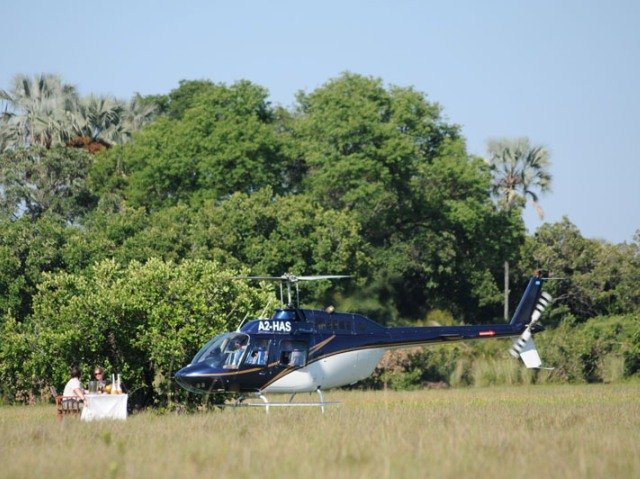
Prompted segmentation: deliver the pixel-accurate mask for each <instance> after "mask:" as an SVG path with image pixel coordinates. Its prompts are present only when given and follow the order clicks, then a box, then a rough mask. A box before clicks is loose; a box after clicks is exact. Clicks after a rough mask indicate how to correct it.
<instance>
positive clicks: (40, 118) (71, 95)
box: [0, 74, 78, 148]
mask: <svg viewBox="0 0 640 479" xmlns="http://www.w3.org/2000/svg"><path fill="white" fill-rule="evenodd" d="M0 99H1V100H4V101H5V102H6V107H5V111H4V113H3V116H4V119H5V121H4V123H3V124H0V126H2V128H3V130H4V135H6V136H8V138H10V141H9V142H8V143H9V145H10V146H11V147H13V148H18V147H29V146H31V145H40V146H44V147H47V148H49V147H51V146H52V145H54V144H61V143H64V142H65V141H66V140H68V139H69V137H70V121H69V118H68V116H67V114H66V112H67V111H70V110H72V109H73V107H74V105H75V102H76V101H77V99H78V95H77V92H76V89H75V87H73V86H72V85H68V84H65V83H63V82H62V79H61V78H60V76H58V75H52V74H40V75H35V76H34V77H33V78H30V77H28V76H27V75H16V76H15V77H14V78H13V81H12V86H11V89H10V90H8V91H7V90H0Z"/></svg>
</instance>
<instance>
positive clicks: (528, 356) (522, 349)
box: [509, 291, 552, 369]
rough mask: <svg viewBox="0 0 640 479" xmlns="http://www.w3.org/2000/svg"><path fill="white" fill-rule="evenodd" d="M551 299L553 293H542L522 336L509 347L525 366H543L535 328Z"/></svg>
mask: <svg viewBox="0 0 640 479" xmlns="http://www.w3.org/2000/svg"><path fill="white" fill-rule="evenodd" d="M551 299H552V298H551V295H550V294H549V293H547V292H546V291H545V292H543V293H542V294H541V295H540V297H539V298H538V301H537V303H536V305H535V307H534V309H533V312H532V313H531V320H530V321H529V323H528V324H527V327H526V328H525V330H524V331H523V332H522V334H521V335H520V337H519V338H518V339H516V340H515V341H514V342H513V344H512V346H511V348H510V349H509V354H511V356H513V357H514V358H518V357H520V358H521V359H522V362H524V364H525V366H526V367H527V368H529V369H540V367H541V366H542V361H541V360H540V355H539V354H538V350H537V349H536V344H535V343H534V341H533V332H534V331H533V329H534V326H535V325H536V323H537V322H538V321H539V320H540V316H542V313H543V311H544V310H545V309H546V308H547V306H549V303H551Z"/></svg>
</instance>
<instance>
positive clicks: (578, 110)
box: [0, 0, 640, 242]
mask: <svg viewBox="0 0 640 479" xmlns="http://www.w3.org/2000/svg"><path fill="white" fill-rule="evenodd" d="M0 18H1V23H0V25H1V27H0V45H1V48H0V88H8V87H9V84H10V80H11V77H13V75H15V74H17V73H26V74H34V73H39V72H47V73H58V74H60V75H62V77H63V79H64V80H65V81H67V82H69V83H72V84H75V85H76V86H77V87H78V88H79V90H80V92H81V93H82V94H88V93H96V94H112V95H115V96H118V97H122V98H129V97H131V95H132V94H133V93H134V92H140V93H142V94H152V93H167V92H169V91H170V90H171V89H173V88H176V87H177V85H178V82H179V81H180V80H181V79H204V78H206V79H211V80H213V81H215V82H226V83H231V82H233V81H235V80H239V79H248V80H250V81H252V82H254V83H257V84H259V85H261V86H263V87H265V88H267V89H268V90H269V91H270V93H271V100H272V101H273V102H274V103H279V104H282V105H284V106H289V105H291V104H292V103H293V101H294V95H295V93H296V92H297V91H298V90H305V91H311V90H313V89H315V88H317V87H318V86H320V85H322V84H323V83H325V82H326V81H327V80H329V79H331V78H334V77H336V76H337V75H339V74H340V73H341V72H343V71H346V70H349V71H352V72H355V73H360V74H364V75H372V76H375V77H379V78H382V80H383V81H384V82H385V83H387V84H395V85H400V86H410V85H413V86H414V87H415V88H416V89H418V90H420V91H423V92H425V93H426V94H427V95H428V97H429V99H430V100H431V101H435V102H438V103H439V104H440V105H441V106H442V107H443V110H444V114H445V116H446V118H448V120H449V121H451V122H453V123H457V124H459V125H461V127H462V132H463V135H464V136H465V137H466V138H467V141H468V147H469V151H470V152H471V153H474V154H479V155H483V154H484V153H485V149H486V141H487V139H489V138H492V137H502V136H506V137H515V136H528V137H529V138H530V139H531V140H532V141H533V142H534V143H539V144H543V145H545V146H546V147H547V148H548V149H549V150H550V151H551V160H552V170H551V171H552V174H553V177H554V178H553V192H552V193H550V194H547V195H545V196H543V197H542V198H541V204H542V206H543V208H544V210H545V212H546V215H547V216H546V220H547V221H552V222H555V221H558V220H559V219H561V218H562V216H563V215H567V216H568V217H569V218H570V220H571V221H572V222H573V223H575V224H576V225H577V226H578V227H579V228H580V230H581V232H582V234H583V235H584V236H587V237H590V238H602V239H606V240H609V241H613V242H622V241H631V240H632V238H633V234H634V232H635V231H636V230H638V229H640V1H637V0H628V1H624V0H610V1H607V2H604V1H595V0H594V1H590V0H582V1H578V0H569V1H567V0H560V1H558V0H545V1H533V0H530V1H517V0H511V1H508V0H505V1H493V0H485V1H477V0H474V1H450V2H443V1H437V2H435V1H427V0H423V1H408V0H395V1H375V0H371V1H349V0H341V1H335V0H324V1H322V2H305V1H303V0H297V1H278V0H270V1H264V0H262V1H257V0H256V1H242V0H238V1H233V2H232V1H225V2H222V1H216V0H209V1H196V0H193V1H189V0H184V1H182V2H177V1H151V0H140V1H136V0H127V1H123V0H111V1H109V2H87V1H86V0H85V1H65V0H60V1H57V2H51V1H44V0H31V1H27V2H17V1H5V2H3V5H2V6H0ZM525 219H526V222H527V226H528V228H529V231H530V232H533V231H535V229H536V228H537V227H538V226H540V224H541V222H540V221H539V220H538V219H537V217H536V216H535V213H534V211H533V208H531V207H530V206H529V207H528V208H527V211H526V213H525Z"/></svg>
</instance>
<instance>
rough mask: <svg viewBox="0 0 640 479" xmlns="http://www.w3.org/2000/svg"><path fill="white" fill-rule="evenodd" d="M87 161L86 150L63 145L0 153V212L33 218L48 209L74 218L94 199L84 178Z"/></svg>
mask: <svg viewBox="0 0 640 479" xmlns="http://www.w3.org/2000/svg"><path fill="white" fill-rule="evenodd" d="M91 163H92V157H91V155H89V154H88V153H86V152H84V151H79V150H76V149H73V148H66V147H63V146H56V147H52V148H50V149H46V148H44V147H41V146H33V147H31V148H30V149H24V148H19V149H10V150H7V151H5V152H4V153H0V214H2V215H4V216H6V217H10V218H17V217H19V216H21V215H23V214H27V215H28V216H29V217H30V218H31V220H32V221H33V220H36V219H37V218H39V217H40V216H42V215H43V214H44V213H46V212H51V213H54V214H56V215H59V216H61V217H62V218H64V219H65V220H67V221H69V222H73V221H75V220H77V219H78V218H79V217H80V216H82V215H83V214H84V213H86V212H87V211H88V210H89V209H90V208H92V207H93V205H94V203H95V198H94V197H93V195H92V194H91V192H90V191H89V187H88V185H87V182H86V178H87V175H88V172H89V168H90V166H91Z"/></svg>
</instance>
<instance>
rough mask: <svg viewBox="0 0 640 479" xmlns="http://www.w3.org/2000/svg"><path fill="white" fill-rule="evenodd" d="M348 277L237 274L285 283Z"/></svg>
mask: <svg viewBox="0 0 640 479" xmlns="http://www.w3.org/2000/svg"><path fill="white" fill-rule="evenodd" d="M342 278H350V276H349V275H344V274H325V275H319V276H295V275H293V274H288V273H287V274H283V275H282V276H239V277H238V279H255V280H258V281H283V282H287V283H295V282H296V281H320V280H323V279H342Z"/></svg>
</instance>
